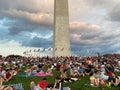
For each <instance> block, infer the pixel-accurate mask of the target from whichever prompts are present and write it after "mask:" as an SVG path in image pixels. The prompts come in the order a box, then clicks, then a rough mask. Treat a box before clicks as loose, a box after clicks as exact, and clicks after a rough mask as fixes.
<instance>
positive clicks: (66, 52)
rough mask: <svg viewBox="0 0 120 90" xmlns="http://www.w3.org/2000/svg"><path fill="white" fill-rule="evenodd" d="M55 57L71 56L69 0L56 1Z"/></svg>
mask: <svg viewBox="0 0 120 90" xmlns="http://www.w3.org/2000/svg"><path fill="white" fill-rule="evenodd" d="M53 56H55V57H56V56H58V57H59V56H70V36H69V12H68V0H55V1H54V46H53Z"/></svg>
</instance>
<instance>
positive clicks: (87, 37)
mask: <svg viewBox="0 0 120 90" xmlns="http://www.w3.org/2000/svg"><path fill="white" fill-rule="evenodd" d="M70 29H71V42H73V43H77V44H78V43H79V44H95V43H99V41H98V40H97V37H99V35H100V33H101V31H100V29H101V27H100V26H98V25H89V24H87V23H84V22H73V23H71V24H70Z"/></svg>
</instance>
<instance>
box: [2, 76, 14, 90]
mask: <svg viewBox="0 0 120 90" xmlns="http://www.w3.org/2000/svg"><path fill="white" fill-rule="evenodd" d="M3 82H5V80H4V79H3V78H2V77H0V90H14V89H13V87H11V86H5V85H3Z"/></svg>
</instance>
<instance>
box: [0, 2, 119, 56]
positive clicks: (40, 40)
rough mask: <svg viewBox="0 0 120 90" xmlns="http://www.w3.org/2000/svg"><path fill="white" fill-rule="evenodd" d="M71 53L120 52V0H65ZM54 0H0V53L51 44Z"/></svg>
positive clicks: (19, 52)
mask: <svg viewBox="0 0 120 90" xmlns="http://www.w3.org/2000/svg"><path fill="white" fill-rule="evenodd" d="M68 1H69V21H70V41H71V50H72V55H78V56H79V55H84V56H85V55H94V54H95V52H100V54H105V53H120V0H68ZM53 13H54V0H0V54H2V55H4V56H6V55H8V54H20V55H22V54H23V52H24V51H26V50H34V49H38V48H49V47H52V42H53Z"/></svg>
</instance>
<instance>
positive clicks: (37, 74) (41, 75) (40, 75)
mask: <svg viewBox="0 0 120 90" xmlns="http://www.w3.org/2000/svg"><path fill="white" fill-rule="evenodd" d="M34 76H36V77H46V76H53V74H45V73H36V74H35V75H34Z"/></svg>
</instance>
